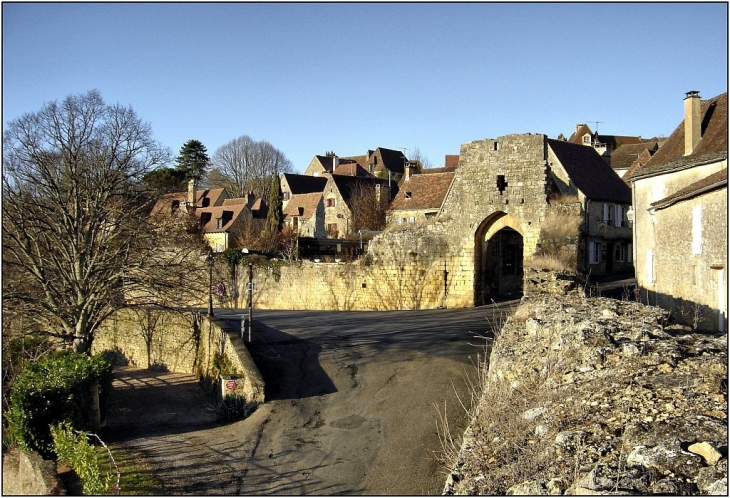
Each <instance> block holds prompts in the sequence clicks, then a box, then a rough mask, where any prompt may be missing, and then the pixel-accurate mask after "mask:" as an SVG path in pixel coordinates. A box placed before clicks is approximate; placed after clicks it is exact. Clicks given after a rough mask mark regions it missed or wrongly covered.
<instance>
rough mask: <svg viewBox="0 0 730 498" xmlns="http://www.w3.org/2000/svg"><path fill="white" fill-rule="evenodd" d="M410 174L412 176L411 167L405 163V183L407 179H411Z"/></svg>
mask: <svg viewBox="0 0 730 498" xmlns="http://www.w3.org/2000/svg"><path fill="white" fill-rule="evenodd" d="M412 174H413V166H411V163H408V162H407V163H406V166H405V175H404V176H405V178H404V180H405V181H408V179H409V178H410V177H411V175H412Z"/></svg>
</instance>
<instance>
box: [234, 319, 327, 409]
mask: <svg viewBox="0 0 730 498" xmlns="http://www.w3.org/2000/svg"><path fill="white" fill-rule="evenodd" d="M254 331H255V332H254V340H253V342H251V343H248V344H247V345H246V346H247V347H248V350H249V352H250V353H251V356H252V357H253V360H254V362H255V363H256V366H257V367H258V368H259V371H260V372H261V376H262V377H263V378H264V382H265V384H266V387H265V395H266V400H267V401H269V400H276V399H302V398H309V397H312V396H321V395H324V394H331V393H335V392H337V388H336V387H335V385H334V383H333V382H332V379H330V377H329V376H328V375H327V373H326V372H325V371H324V369H323V368H322V366H321V365H320V363H319V354H320V352H321V351H322V347H321V346H320V345H319V344H318V343H316V342H314V341H309V340H306V339H300V338H298V337H295V336H293V335H290V334H287V333H285V332H282V331H281V330H278V329H276V328H273V327H269V326H267V325H265V324H263V323H261V322H258V321H256V320H254Z"/></svg>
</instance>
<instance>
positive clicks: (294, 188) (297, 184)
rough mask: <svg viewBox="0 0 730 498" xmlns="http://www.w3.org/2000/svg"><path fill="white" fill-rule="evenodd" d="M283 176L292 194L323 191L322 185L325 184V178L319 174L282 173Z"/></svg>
mask: <svg viewBox="0 0 730 498" xmlns="http://www.w3.org/2000/svg"><path fill="white" fill-rule="evenodd" d="M284 177H285V178H286V183H287V185H289V189H290V190H291V193H292V195H297V194H309V193H312V192H322V191H324V186H325V185H327V178H324V177H321V176H309V175H295V174H293V173H284Z"/></svg>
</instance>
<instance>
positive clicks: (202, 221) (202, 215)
mask: <svg viewBox="0 0 730 498" xmlns="http://www.w3.org/2000/svg"><path fill="white" fill-rule="evenodd" d="M210 218H211V214H210V213H200V226H203V225H205V224H206V223H208V222H209V221H210Z"/></svg>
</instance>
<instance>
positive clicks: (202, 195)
mask: <svg viewBox="0 0 730 498" xmlns="http://www.w3.org/2000/svg"><path fill="white" fill-rule="evenodd" d="M226 198H227V194H226V191H225V189H222V188H214V189H209V190H207V189H206V190H196V188H195V180H190V181H189V182H188V190H187V192H172V193H169V194H165V195H163V196H162V197H160V198H159V199H158V200H157V202H155V205H154V206H153V207H152V211H151V212H150V216H169V215H177V214H181V213H185V212H188V211H189V210H190V209H193V208H195V209H197V208H207V207H214V206H220V205H221V204H223V201H224V200H225V199H226Z"/></svg>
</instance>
